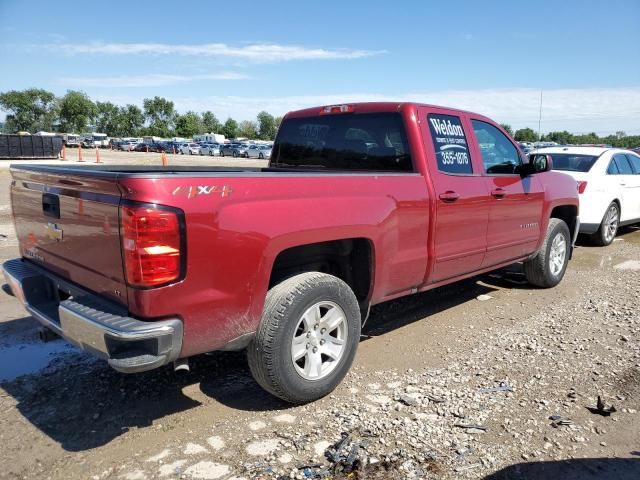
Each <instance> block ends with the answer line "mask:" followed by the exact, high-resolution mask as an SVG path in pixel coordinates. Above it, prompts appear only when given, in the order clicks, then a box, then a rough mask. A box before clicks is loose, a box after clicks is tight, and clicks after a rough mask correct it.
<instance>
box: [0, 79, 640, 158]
mask: <svg viewBox="0 0 640 480" xmlns="http://www.w3.org/2000/svg"><path fill="white" fill-rule="evenodd" d="M0 109H2V110H4V111H5V112H7V118H6V121H5V123H4V126H3V132H5V133H16V132H19V131H27V132H31V133H35V132H38V131H41V130H44V131H49V132H61V133H84V132H86V131H88V130H89V128H90V127H93V129H94V130H95V131H98V132H101V133H106V134H107V135H109V136H110V137H139V136H144V135H153V136H157V137H165V138H167V137H174V136H177V137H186V138H191V137H193V136H194V135H198V134H201V133H210V132H211V133H222V134H223V135H224V136H225V137H227V138H236V137H247V138H257V139H262V140H273V139H274V137H275V134H276V131H277V130H278V126H279V125H280V121H281V120H282V118H281V117H274V116H273V115H271V114H269V113H267V112H264V111H263V112H260V113H259V114H258V115H257V117H256V120H255V121H251V120H243V121H241V122H237V121H236V120H234V119H233V118H228V119H227V120H226V121H225V122H224V123H221V122H220V121H219V120H218V118H217V117H216V116H215V114H214V113H213V112H211V111H205V112H193V111H189V112H186V113H183V114H180V113H178V112H176V109H175V105H174V103H173V102H172V101H170V100H167V99H166V98H163V97H158V96H156V97H153V98H145V99H144V101H143V102H142V108H140V107H138V106H137V105H131V104H129V105H125V106H119V105H115V104H114V103H111V102H99V101H96V102H94V101H93V100H91V98H89V96H88V95H87V94H86V93H84V92H80V91H77V90H69V91H67V93H66V94H65V95H63V96H62V97H56V96H55V95H54V94H53V93H52V92H49V91H47V90H43V89H41V88H28V89H25V90H11V91H8V92H2V93H0ZM502 126H503V127H504V128H505V130H507V131H508V132H509V133H510V134H511V135H512V136H513V137H514V138H515V139H516V140H517V141H519V142H535V141H538V140H541V141H551V142H557V143H560V144H580V143H593V144H601V143H604V144H610V145H613V146H614V147H622V148H635V147H638V146H640V135H626V133H625V132H623V131H618V132H616V133H615V134H614V135H608V136H605V137H600V136H598V135H596V133H594V132H592V133H588V134H586V135H583V134H581V135H576V134H572V133H570V132H567V131H566V130H565V131H561V132H549V133H547V134H544V135H542V137H541V138H540V139H538V134H537V133H536V132H535V131H534V130H533V129H531V128H521V129H518V130H516V131H515V132H514V130H513V128H512V127H511V126H510V125H508V124H502Z"/></svg>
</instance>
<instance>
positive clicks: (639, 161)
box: [626, 153, 640, 175]
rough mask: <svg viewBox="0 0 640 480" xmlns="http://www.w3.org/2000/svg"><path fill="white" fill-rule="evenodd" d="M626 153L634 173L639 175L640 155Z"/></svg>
mask: <svg viewBox="0 0 640 480" xmlns="http://www.w3.org/2000/svg"><path fill="white" fill-rule="evenodd" d="M626 155H627V159H628V160H629V163H630V164H631V166H632V167H633V170H634V171H635V173H636V175H640V157H639V156H637V155H632V154H630V153H627V154H626Z"/></svg>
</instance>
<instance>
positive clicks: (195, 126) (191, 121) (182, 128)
mask: <svg viewBox="0 0 640 480" xmlns="http://www.w3.org/2000/svg"><path fill="white" fill-rule="evenodd" d="M201 131H202V119H201V118H200V115H198V114H197V113H196V112H187V113H185V114H184V115H178V116H177V117H176V134H177V135H179V136H180V137H187V138H192V137H193V136H194V135H196V134H197V133H200V132H201Z"/></svg>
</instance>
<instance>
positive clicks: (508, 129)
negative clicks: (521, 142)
mask: <svg viewBox="0 0 640 480" xmlns="http://www.w3.org/2000/svg"><path fill="white" fill-rule="evenodd" d="M500 126H501V127H502V128H504V129H505V130H506V131H507V133H508V134H509V135H511V136H513V128H511V125H509V124H508V123H501V124H500Z"/></svg>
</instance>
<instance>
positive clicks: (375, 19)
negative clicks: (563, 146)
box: [0, 0, 640, 133]
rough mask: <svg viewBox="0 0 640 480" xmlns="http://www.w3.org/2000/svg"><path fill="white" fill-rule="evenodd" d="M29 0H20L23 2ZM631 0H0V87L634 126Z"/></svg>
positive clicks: (639, 12)
mask: <svg viewBox="0 0 640 480" xmlns="http://www.w3.org/2000/svg"><path fill="white" fill-rule="evenodd" d="M27 5H28V7H27ZM639 31H640V1H638V0H628V1H615V0H614V1H607V2H591V1H581V2H578V1H575V2H560V1H558V0H555V1H539V2H535V1H529V2H513V1H510V2H506V1H505V2H503V1H494V2H477V1H475V2H471V1H464V0H458V1H455V2H454V1H448V2H442V1H440V2H435V1H432V2H425V1H411V2H409V1H406V2H401V1H396V2H389V1H376V0H368V1H361V2H355V1H354V2H346V1H344V0H343V1H341V2H334V1H330V0H323V1H321V2H318V1H313V2H311V1H300V0H298V1H295V2H294V1H281V2H273V1H271V2H268V1H259V2H251V1H245V2H241V3H237V2H225V3H222V2H211V1H209V2H205V1H184V2H181V3H180V4H179V5H178V4H176V3H175V2H160V1H155V2H153V1H137V2H134V1H129V2H122V1H114V0H112V1H109V2H86V1H84V2H72V1H68V2H65V1H62V2H56V3H55V7H52V3H51V2H50V1H49V2H45V1H39V0H32V1H30V2H28V4H27V3H24V2H18V1H12V0H2V1H0V62H1V63H0V64H1V65H3V68H2V75H0V91H6V90H9V89H23V88H28V87H41V88H46V89H49V90H51V91H54V92H55V93H57V94H63V93H64V92H65V91H66V90H68V89H79V90H83V91H85V92H87V93H88V94H89V95H90V96H91V97H92V98H94V99H99V100H112V101H115V102H116V103H121V104H125V103H135V104H139V105H140V104H141V103H142V99H143V98H145V97H149V96H153V95H160V96H165V97H167V98H169V99H171V100H173V101H174V102H175V103H176V107H177V108H178V110H180V111H186V110H189V109H193V110H196V111H202V110H205V109H211V110H213V111H214V113H216V114H217V116H218V117H219V118H221V119H222V120H224V119H226V117H227V116H233V117H234V118H236V119H238V120H243V119H251V118H254V117H255V114H256V113H257V112H259V111H260V110H263V109H266V110H268V111H270V112H272V113H274V114H282V113H285V112H286V111H288V110H291V109H295V108H302V107H306V106H313V105H322V104H330V103H338V102H343V101H366V100H415V101H420V102H427V103H437V104H443V105H447V106H454V107H459V108H466V109H469V110H473V111H477V112H479V113H483V114H486V115H489V116H491V117H492V118H494V119H496V120H497V121H500V122H508V123H510V124H512V125H513V126H514V127H517V128H519V127H524V126H531V127H534V128H536V129H537V122H538V107H539V101H540V91H541V90H542V91H543V117H542V129H543V130H544V131H549V130H558V129H568V130H571V131H574V132H587V131H592V130H595V131H597V132H598V133H611V132H615V131H617V130H624V131H626V132H627V133H640V35H639Z"/></svg>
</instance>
